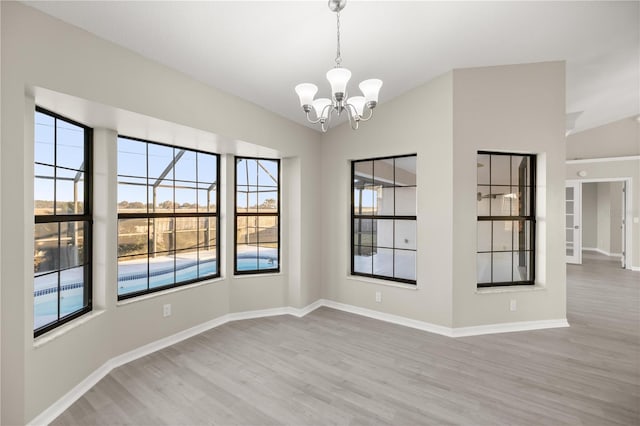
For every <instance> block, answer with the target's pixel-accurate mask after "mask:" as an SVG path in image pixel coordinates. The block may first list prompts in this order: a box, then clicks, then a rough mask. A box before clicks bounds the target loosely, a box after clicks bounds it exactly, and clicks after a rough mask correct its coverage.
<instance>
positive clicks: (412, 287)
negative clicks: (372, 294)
mask: <svg viewBox="0 0 640 426" xmlns="http://www.w3.org/2000/svg"><path fill="white" fill-rule="evenodd" d="M347 279H348V280H351V281H361V282H364V283H369V284H379V285H386V286H388V287H396V288H404V289H406V290H414V291H415V290H418V284H404V283H398V282H395V281H386V280H382V279H379V278H369V277H361V276H359V275H347Z"/></svg>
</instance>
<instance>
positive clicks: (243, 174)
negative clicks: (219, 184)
mask: <svg viewBox="0 0 640 426" xmlns="http://www.w3.org/2000/svg"><path fill="white" fill-rule="evenodd" d="M241 185H249V168H248V166H247V160H245V159H244V158H236V186H241Z"/></svg>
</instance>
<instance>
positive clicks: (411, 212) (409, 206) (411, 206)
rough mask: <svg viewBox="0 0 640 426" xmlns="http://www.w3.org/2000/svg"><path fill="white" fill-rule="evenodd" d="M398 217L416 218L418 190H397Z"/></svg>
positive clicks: (410, 188)
mask: <svg viewBox="0 0 640 426" xmlns="http://www.w3.org/2000/svg"><path fill="white" fill-rule="evenodd" d="M395 193H396V211H395V214H396V215H397V216H416V188H415V187H407V188H395Z"/></svg>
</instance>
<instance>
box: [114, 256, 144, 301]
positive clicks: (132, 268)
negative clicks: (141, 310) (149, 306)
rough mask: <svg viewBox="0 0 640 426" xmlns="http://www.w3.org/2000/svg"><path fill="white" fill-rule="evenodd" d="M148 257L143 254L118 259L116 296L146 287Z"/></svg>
mask: <svg viewBox="0 0 640 426" xmlns="http://www.w3.org/2000/svg"><path fill="white" fill-rule="evenodd" d="M148 267H149V263H148V258H147V255H146V254H145V255H144V256H139V257H138V256H133V257H124V258H119V259H118V296H120V295H125V294H129V293H133V292H137V291H144V290H147V289H148Z"/></svg>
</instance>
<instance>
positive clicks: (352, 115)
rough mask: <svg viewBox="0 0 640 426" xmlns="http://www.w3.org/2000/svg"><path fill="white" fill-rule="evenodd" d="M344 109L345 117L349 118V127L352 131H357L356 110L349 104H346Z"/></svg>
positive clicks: (357, 118)
mask: <svg viewBox="0 0 640 426" xmlns="http://www.w3.org/2000/svg"><path fill="white" fill-rule="evenodd" d="M345 109H346V110H347V117H348V118H349V125H351V128H352V129H353V130H358V127H359V124H360V118H359V117H358V112H357V111H356V108H355V107H354V106H353V105H351V104H346V105H345Z"/></svg>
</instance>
